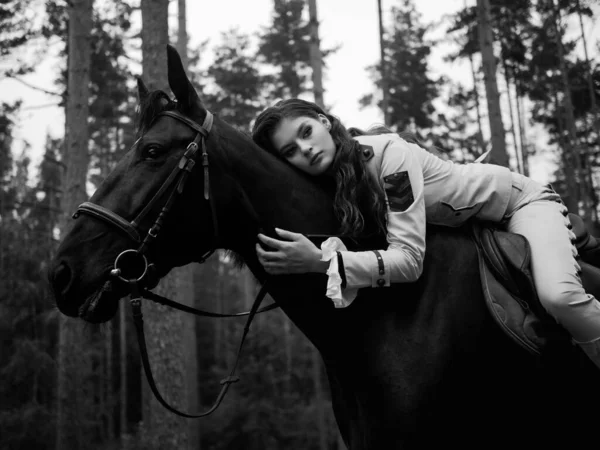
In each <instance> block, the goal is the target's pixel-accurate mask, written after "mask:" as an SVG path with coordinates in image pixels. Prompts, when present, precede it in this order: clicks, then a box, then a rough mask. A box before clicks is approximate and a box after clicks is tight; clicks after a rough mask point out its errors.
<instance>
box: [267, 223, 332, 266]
mask: <svg viewBox="0 0 600 450" xmlns="http://www.w3.org/2000/svg"><path fill="white" fill-rule="evenodd" d="M275 232H276V233H277V234H278V235H279V236H280V237H282V238H283V239H285V241H280V240H278V239H273V238H270V237H268V236H265V235H264V234H259V235H258V239H259V240H260V241H261V242H262V243H263V244H265V245H267V246H269V247H271V248H273V249H274V250H272V251H267V250H265V249H263V248H262V247H261V246H260V244H256V254H257V255H258V261H259V262H260V263H261V264H262V266H263V267H264V268H265V270H266V271H267V273H270V274H272V275H280V274H290V273H307V272H321V273H325V272H326V271H327V267H328V266H329V263H328V262H326V261H321V250H320V249H319V248H317V247H316V246H315V244H313V243H312V242H311V241H310V240H309V239H308V238H307V237H306V236H304V235H303V234H300V233H293V232H291V231H286V230H281V229H279V228H275Z"/></svg>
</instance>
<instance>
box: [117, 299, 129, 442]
mask: <svg viewBox="0 0 600 450" xmlns="http://www.w3.org/2000/svg"><path fill="white" fill-rule="evenodd" d="M119 367H120V369H121V370H120V375H121V382H120V387H121V389H120V394H121V395H120V402H119V403H120V408H119V423H120V426H119V433H120V436H119V437H120V441H121V449H122V450H125V449H126V448H127V442H128V439H127V438H126V436H127V431H128V430H127V410H128V404H127V384H128V379H127V320H126V318H125V302H124V301H121V302H120V303H119Z"/></svg>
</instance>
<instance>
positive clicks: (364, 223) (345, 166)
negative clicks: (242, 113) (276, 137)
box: [252, 98, 390, 237]
mask: <svg viewBox="0 0 600 450" xmlns="http://www.w3.org/2000/svg"><path fill="white" fill-rule="evenodd" d="M319 114H322V115H324V116H325V117H327V119H328V120H329V122H330V123H331V129H330V131H329V132H330V134H331V137H332V138H333V142H334V143H335V148H336V155H335V158H334V160H333V163H332V167H331V173H332V174H333V178H334V180H335V197H334V205H333V208H334V213H335V215H336V217H337V218H338V220H339V221H340V233H341V234H342V235H345V236H349V237H372V236H375V235H377V234H380V233H383V235H385V233H386V212H387V207H386V200H385V195H384V193H383V189H382V187H381V186H380V184H379V182H378V181H377V180H376V179H375V178H374V177H372V176H370V174H369V172H368V170H367V168H366V165H365V162H364V160H363V158H362V156H361V152H360V144H359V143H358V142H357V141H356V140H354V139H353V136H356V135H359V134H381V133H389V132H390V131H389V130H387V129H386V128H382V127H378V128H377V129H376V130H369V131H367V132H366V133H365V132H363V131H361V130H358V129H352V130H353V134H350V132H349V131H348V130H347V129H346V128H345V127H344V126H343V125H342V123H341V122H340V120H339V119H338V118H337V117H335V116H333V115H331V114H328V113H326V112H325V111H323V109H322V108H320V107H319V106H318V105H316V104H315V103H312V102H307V101H305V100H300V99H295V98H294V99H289V100H282V101H280V102H278V103H277V104H275V105H274V106H271V107H269V108H267V109H265V110H264V111H263V112H262V113H261V114H260V115H259V116H258V117H257V118H256V121H255V123H254V127H253V129H252V139H253V140H254V142H255V143H256V144H258V145H259V146H260V147H262V148H263V149H265V150H267V151H268V152H270V153H273V154H275V155H277V156H280V155H279V152H277V150H276V149H275V148H274V147H273V143H272V136H273V134H274V133H275V131H276V130H277V127H278V126H279V124H280V123H281V121H282V120H284V119H296V118H298V117H311V118H314V119H317V120H318V119H319Z"/></svg>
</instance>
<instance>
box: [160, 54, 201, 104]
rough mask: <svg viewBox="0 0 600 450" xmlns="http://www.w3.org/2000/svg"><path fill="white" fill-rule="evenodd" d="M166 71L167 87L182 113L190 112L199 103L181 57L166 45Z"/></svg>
mask: <svg viewBox="0 0 600 450" xmlns="http://www.w3.org/2000/svg"><path fill="white" fill-rule="evenodd" d="M167 69H168V77H169V87H170V88H171V91H173V94H175V98H176V99H177V103H179V105H181V108H182V109H183V111H191V110H192V109H193V108H194V107H195V106H200V105H201V102H200V98H199V97H198V94H197V93H196V89H194V86H192V83H190V80H189V79H188V77H187V75H186V74H185V69H184V68H183V63H182V62H181V57H180V56H179V53H177V50H176V49H175V47H173V46H172V45H167Z"/></svg>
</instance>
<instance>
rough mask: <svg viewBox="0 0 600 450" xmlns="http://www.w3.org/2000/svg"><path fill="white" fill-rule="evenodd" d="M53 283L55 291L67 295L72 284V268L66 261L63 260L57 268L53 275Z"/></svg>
mask: <svg viewBox="0 0 600 450" xmlns="http://www.w3.org/2000/svg"><path fill="white" fill-rule="evenodd" d="M52 284H53V285H54V290H55V292H57V293H59V294H60V295H61V296H65V295H66V293H67V291H68V290H69V286H70V284H71V269H70V268H69V266H68V265H67V263H65V262H64V261H63V262H61V263H60V264H59V265H58V266H57V267H56V268H55V269H54V273H53V276H52Z"/></svg>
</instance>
